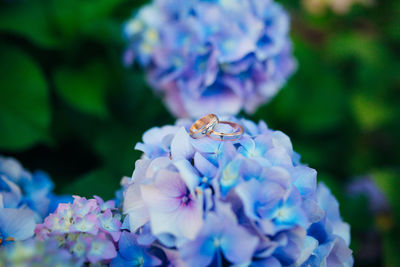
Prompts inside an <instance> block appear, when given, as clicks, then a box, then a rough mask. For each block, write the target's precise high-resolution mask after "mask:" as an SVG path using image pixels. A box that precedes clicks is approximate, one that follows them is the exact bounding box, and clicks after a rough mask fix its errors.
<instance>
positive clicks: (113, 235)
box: [35, 196, 121, 263]
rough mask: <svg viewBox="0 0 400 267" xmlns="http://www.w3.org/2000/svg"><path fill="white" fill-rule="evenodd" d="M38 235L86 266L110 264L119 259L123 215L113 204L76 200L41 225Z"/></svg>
mask: <svg viewBox="0 0 400 267" xmlns="http://www.w3.org/2000/svg"><path fill="white" fill-rule="evenodd" d="M35 233H36V237H37V239H38V240H41V241H43V240H45V241H48V240H57V241H58V245H59V246H60V247H63V248H66V249H68V250H69V251H70V252H71V253H72V254H73V255H74V257H75V258H77V259H82V260H83V261H84V262H90V263H97V262H108V261H109V260H111V259H113V258H114V257H116V256H117V251H116V243H117V242H118V240H119V239H120V236H121V215H120V214H119V213H118V212H117V211H116V208H115V203H114V201H107V202H104V201H103V200H102V199H101V198H100V197H95V198H94V199H86V198H84V197H79V196H74V202H73V203H72V204H60V205H59V206H58V208H57V210H56V211H55V213H52V214H50V215H49V216H48V217H46V218H45V220H44V223H43V224H38V225H37V226H36V229H35Z"/></svg>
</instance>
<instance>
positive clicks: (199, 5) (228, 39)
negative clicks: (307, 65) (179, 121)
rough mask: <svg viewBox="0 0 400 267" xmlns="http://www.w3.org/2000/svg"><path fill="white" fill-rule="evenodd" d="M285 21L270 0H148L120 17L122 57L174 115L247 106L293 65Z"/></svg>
mask: <svg viewBox="0 0 400 267" xmlns="http://www.w3.org/2000/svg"><path fill="white" fill-rule="evenodd" d="M289 27H290V22H289V16H288V14H287V13H286V11H285V10H284V9H283V8H282V7H281V6H280V5H279V4H277V3H275V2H274V1H273V0H212V1H210V0H194V1H172V0H153V2H152V3H151V4H149V5H146V6H144V7H143V8H141V9H140V10H139V11H138V12H137V13H136V14H135V15H134V17H133V18H132V19H131V20H129V21H128V22H127V23H126V25H125V29H124V32H125V36H126V38H127V39H128V41H129V46H128V48H127V50H126V52H125V58H124V60H125V63H126V64H128V65H129V64H131V63H132V62H133V61H135V60H136V61H137V62H138V63H139V64H140V65H141V66H143V67H144V68H145V69H146V71H147V74H148V80H149V82H150V83H151V85H152V86H153V87H154V88H155V90H156V92H157V93H160V94H162V95H163V97H164V100H165V102H166V105H167V106H168V108H169V109H170V111H171V112H172V113H173V114H174V115H175V116H177V117H197V116H200V115H204V114H200V113H202V111H203V110H207V111H209V112H213V113H216V114H220V115H234V114H237V113H238V112H239V111H240V110H241V109H244V110H245V111H246V112H249V113H252V112H254V111H255V110H256V108H257V107H258V106H259V105H261V104H263V103H265V102H267V101H268V100H269V99H271V98H272V97H273V96H274V95H275V94H276V93H277V92H278V91H279V89H280V88H281V87H282V86H283V85H284V83H285V82H286V80H287V79H288V77H289V76H290V75H291V74H292V73H293V72H294V70H295V68H296V63H295V61H294V59H293V57H292V47H291V42H290V40H289V34H288V33H289ZM221 103H224V104H223V105H221Z"/></svg>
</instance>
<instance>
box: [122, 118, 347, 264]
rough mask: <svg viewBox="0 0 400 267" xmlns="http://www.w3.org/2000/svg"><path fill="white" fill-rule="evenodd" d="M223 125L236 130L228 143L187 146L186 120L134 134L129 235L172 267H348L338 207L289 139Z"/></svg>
mask: <svg viewBox="0 0 400 267" xmlns="http://www.w3.org/2000/svg"><path fill="white" fill-rule="evenodd" d="M229 120H231V121H234V122H237V123H239V124H241V125H242V126H243V128H244V130H245V134H244V135H243V136H242V138H240V139H239V140H237V141H227V142H220V141H214V140H212V139H210V138H207V137H204V138H201V139H193V138H191V137H190V136H189V134H188V128H189V126H190V124H191V122H190V121H186V120H181V121H178V122H177V124H176V125H174V126H164V127H162V128H152V129H150V130H149V131H147V132H146V133H145V134H144V136H143V143H138V144H137V146H136V148H137V149H139V150H141V151H143V152H144V155H143V158H142V159H141V160H139V161H137V162H136V168H135V171H134V173H133V176H132V178H131V179H125V180H124V188H125V191H124V203H123V211H124V213H125V214H126V215H127V217H126V218H127V219H126V221H127V223H129V226H130V230H131V232H133V233H140V234H139V235H138V236H139V237H140V238H142V239H144V240H148V241H149V242H158V243H159V244H160V246H161V247H162V248H163V250H164V252H165V254H166V255H167V257H168V259H169V261H170V264H171V265H172V266H194V267H196V266H228V265H235V266H239V265H240V266H351V265H352V263H353V258H352V252H351V250H350V249H349V248H348V245H349V242H350V235H349V226H348V224H346V223H344V222H343V221H342V219H341V217H340V214H339V207H338V203H337V201H336V199H335V198H334V197H333V196H332V194H331V193H330V191H329V190H328V188H327V187H326V186H325V185H323V184H320V185H319V186H317V182H316V179H317V177H316V176H317V173H316V171H315V170H314V169H311V168H309V167H307V166H305V165H303V164H301V163H300V157H299V155H298V154H296V153H295V152H293V149H292V144H291V142H290V139H289V138H288V137H287V136H286V135H285V134H284V133H282V132H280V131H273V130H270V129H268V127H267V126H266V124H265V123H264V122H262V121H261V122H260V123H259V124H255V123H253V122H251V121H248V120H244V119H236V118H230V119H229ZM222 126H223V125H221V124H220V125H219V126H217V127H219V128H220V129H218V131H224V132H228V131H230V130H232V129H229V126H226V125H225V127H222Z"/></svg>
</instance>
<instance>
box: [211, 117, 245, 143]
mask: <svg viewBox="0 0 400 267" xmlns="http://www.w3.org/2000/svg"><path fill="white" fill-rule="evenodd" d="M219 123H220V124H228V125H230V126H232V128H233V130H234V132H233V133H221V132H216V131H214V130H211V131H210V132H208V133H207V135H208V136H209V137H210V138H211V139H214V140H217V141H233V140H237V139H239V138H240V137H242V135H243V127H242V126H241V125H240V124H238V123H234V122H231V121H220V122H219Z"/></svg>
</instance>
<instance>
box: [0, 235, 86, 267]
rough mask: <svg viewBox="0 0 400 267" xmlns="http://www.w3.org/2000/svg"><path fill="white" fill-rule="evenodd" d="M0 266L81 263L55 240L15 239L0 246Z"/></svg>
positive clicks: (73, 265) (51, 266)
mask: <svg viewBox="0 0 400 267" xmlns="http://www.w3.org/2000/svg"><path fill="white" fill-rule="evenodd" d="M0 259H1V261H0V267H7V266H22V267H23V266H27V267H28V266H43V267H54V266H65V267H78V266H81V264H80V263H79V262H78V261H76V260H75V259H74V258H73V257H72V255H71V254H70V253H69V252H68V251H67V250H66V249H63V248H59V247H58V246H57V242H56V241H54V240H53V241H49V242H39V241H37V240H35V239H29V240H27V241H17V242H13V243H10V244H7V245H6V246H3V247H1V248H0Z"/></svg>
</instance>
